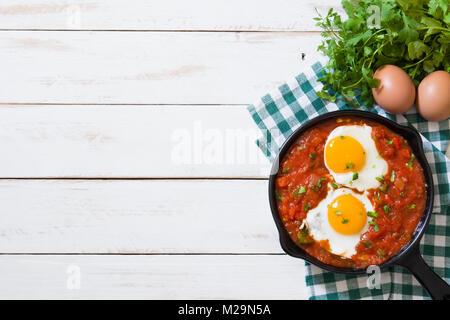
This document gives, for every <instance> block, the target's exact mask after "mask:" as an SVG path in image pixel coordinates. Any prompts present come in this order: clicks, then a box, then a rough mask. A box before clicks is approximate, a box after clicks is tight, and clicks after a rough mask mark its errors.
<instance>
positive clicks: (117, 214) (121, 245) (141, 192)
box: [0, 180, 283, 254]
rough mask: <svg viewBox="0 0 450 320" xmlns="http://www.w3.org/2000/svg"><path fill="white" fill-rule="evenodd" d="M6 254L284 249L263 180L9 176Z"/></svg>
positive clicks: (2, 191) (0, 236)
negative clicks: (29, 178) (13, 178)
mask: <svg viewBox="0 0 450 320" xmlns="http://www.w3.org/2000/svg"><path fill="white" fill-rule="evenodd" d="M0 203H1V204H2V214H1V216H0V240H1V241H0V253H110V254H113V253H116V254H123V253H188V254H191V253H282V252H283V251H282V249H281V247H280V245H279V241H278V232H277V230H276V228H275V224H274V222H273V219H272V215H271V212H270V209H269V204H268V203H269V202H268V199H267V181H255V180H243V181H241V180H195V181H189V180H169V181H164V180H163V181H161V180H149V181H142V180H136V181H129V180H123V181H120V180H119V181H111V180H104V181H98V180H91V181H78V180H43V181H39V180H1V181H0Z"/></svg>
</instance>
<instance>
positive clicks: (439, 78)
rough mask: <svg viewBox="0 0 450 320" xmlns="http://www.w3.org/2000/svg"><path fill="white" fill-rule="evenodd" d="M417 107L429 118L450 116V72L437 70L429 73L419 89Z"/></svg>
mask: <svg viewBox="0 0 450 320" xmlns="http://www.w3.org/2000/svg"><path fill="white" fill-rule="evenodd" d="M416 105H417V109H418V110H419V113H420V114H421V115H422V117H424V118H425V119H427V120H430V121H442V120H445V119H447V118H448V117H450V73H448V72H446V71H442V70H441V71H435V72H432V73H430V74H429V75H427V76H426V77H425V78H424V79H423V80H422V82H421V83H420V84H419V88H418V89H417V101H416Z"/></svg>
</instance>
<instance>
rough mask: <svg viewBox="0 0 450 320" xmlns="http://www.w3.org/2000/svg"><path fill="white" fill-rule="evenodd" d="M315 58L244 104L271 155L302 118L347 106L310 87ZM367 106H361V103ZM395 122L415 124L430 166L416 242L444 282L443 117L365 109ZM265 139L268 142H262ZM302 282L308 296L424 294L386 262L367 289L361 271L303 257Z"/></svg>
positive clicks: (449, 253)
mask: <svg viewBox="0 0 450 320" xmlns="http://www.w3.org/2000/svg"><path fill="white" fill-rule="evenodd" d="M322 72H323V68H322V65H321V63H320V62H317V63H315V64H314V65H312V70H308V71H307V72H305V73H302V74H300V75H298V76H297V77H295V79H292V80H291V81H289V82H287V83H285V84H283V85H281V86H280V87H278V89H276V90H274V91H273V92H270V93H269V94H266V95H265V96H263V97H262V98H261V99H260V100H258V101H257V102H256V103H255V104H252V105H249V106H248V110H249V112H250V114H251V116H252V118H253V120H254V121H255V123H256V124H257V125H258V127H259V128H260V129H261V131H262V132H263V136H264V138H260V139H258V141H257V145H258V146H259V148H260V149H261V150H262V151H263V152H264V154H265V155H266V156H267V157H268V158H269V159H271V160H273V158H274V157H275V156H276V153H277V152H278V149H279V147H281V145H282V143H283V142H284V141H285V140H286V139H287V138H288V137H289V136H290V135H291V134H292V133H293V132H294V130H295V129H297V128H298V127H299V126H300V125H301V124H302V123H304V122H305V121H306V120H309V119H312V118H314V117H315V116H317V115H319V114H323V113H327V112H330V111H334V110H338V109H349V107H347V106H346V104H345V103H344V102H342V101H338V102H336V103H332V102H329V101H323V100H322V99H320V98H319V97H318V96H317V94H316V92H317V91H320V90H321V88H322V84H321V83H320V82H318V81H317V78H318V77H319V76H321V75H322ZM338 100H339V99H338ZM361 109H364V110H367V109H365V108H361ZM369 111H371V112H374V113H378V114H381V115H383V116H385V117H387V118H390V119H391V120H394V121H395V122H397V123H399V124H404V125H408V126H410V127H413V128H415V129H417V130H418V131H419V132H420V133H421V135H422V140H423V146H424V150H425V153H426V157H427V159H428V162H429V164H430V167H431V170H432V172H433V179H434V185H435V199H434V208H433V216H432V218H431V221H430V224H429V226H428V227H427V229H426V232H425V235H424V237H423V238H422V242H421V252H422V255H423V257H424V259H425V261H426V262H427V263H428V264H429V265H430V266H431V267H432V268H433V269H434V271H436V272H437V273H438V274H439V275H440V276H441V277H444V278H445V280H446V281H447V282H449V281H450V212H448V204H449V197H450V196H449V180H450V161H449V159H448V158H447V157H446V156H445V151H446V150H447V147H448V144H449V140H450V129H449V121H448V120H446V121H442V122H428V121H426V120H424V119H423V118H422V117H421V116H420V115H419V114H418V113H417V111H416V109H415V108H413V109H412V110H410V111H409V112H408V113H407V114H404V115H392V114H388V113H386V112H385V111H384V110H383V109H381V108H380V107H379V106H376V107H375V108H373V109H371V110H369ZM267 141H270V143H267ZM306 266H307V276H306V285H307V286H308V288H309V289H310V299H312V300H316V299H429V296H428V294H427V293H426V291H425V290H424V289H423V288H422V287H421V286H420V284H419V283H418V282H417V280H416V279H415V278H414V277H413V276H412V275H411V274H410V273H409V272H408V271H406V270H404V269H403V268H401V267H392V268H390V269H389V270H386V271H383V272H382V274H381V280H382V281H381V288H380V289H368V287H367V285H366V281H367V275H359V276H354V275H342V274H335V273H331V272H327V271H324V270H322V269H320V268H318V267H316V266H314V265H311V264H309V263H306Z"/></svg>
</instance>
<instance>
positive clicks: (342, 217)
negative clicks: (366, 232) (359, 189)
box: [328, 194, 367, 235]
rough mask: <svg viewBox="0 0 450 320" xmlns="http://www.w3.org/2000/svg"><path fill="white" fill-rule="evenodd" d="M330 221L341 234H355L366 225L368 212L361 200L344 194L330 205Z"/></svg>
mask: <svg viewBox="0 0 450 320" xmlns="http://www.w3.org/2000/svg"><path fill="white" fill-rule="evenodd" d="M328 222H329V223H330V225H331V227H332V228H333V229H334V230H335V231H336V232H338V233H340V234H344V235H351V234H355V233H358V232H360V231H361V230H362V229H363V228H364V226H365V225H366V222H367V212H366V209H365V207H364V204H363V203H362V202H361V201H360V200H358V199H357V198H355V197H354V196H352V195H350V194H344V195H341V196H339V197H337V198H336V199H334V200H333V202H332V203H331V204H330V206H329V207H328Z"/></svg>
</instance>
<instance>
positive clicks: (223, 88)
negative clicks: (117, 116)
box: [0, 31, 320, 104]
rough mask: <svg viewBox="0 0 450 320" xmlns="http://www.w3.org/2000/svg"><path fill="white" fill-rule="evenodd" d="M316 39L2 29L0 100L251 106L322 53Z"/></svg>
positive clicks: (240, 34) (294, 34) (308, 35)
mask: <svg viewBox="0 0 450 320" xmlns="http://www.w3.org/2000/svg"><path fill="white" fill-rule="evenodd" d="M319 43H320V34H318V33H297V32H285V33H283V32H282V33H277V32H275V33H274V32H271V33H265V32H261V33H260V32H257V33H254V32H253V33H252V32H250V33H249V32H219V33H216V32H82V31H73V32H58V31H23V32H17V31H4V32H0V69H1V70H2V72H1V73H0V83H2V90H1V91H0V104H1V103H3V104H5V103H69V104H70V103H78V104H85V103H87V104H90V103H91V104H92V103H95V104H110V103H111V104H121V103H122V104H247V103H252V102H253V101H254V100H255V99H257V98H258V97H260V96H261V95H263V94H266V93H267V91H268V90H271V89H273V88H274V87H276V86H278V85H279V84H281V83H283V82H285V81H286V80H288V79H290V78H291V77H293V76H295V75H297V74H298V73H299V72H301V71H302V70H303V69H304V68H305V67H306V66H308V65H310V64H311V63H312V62H315V61H316V60H317V59H318V58H320V55H319V53H317V52H316V48H317V45H318V44H319ZM301 53H305V54H306V58H305V60H302V58H301Z"/></svg>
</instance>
